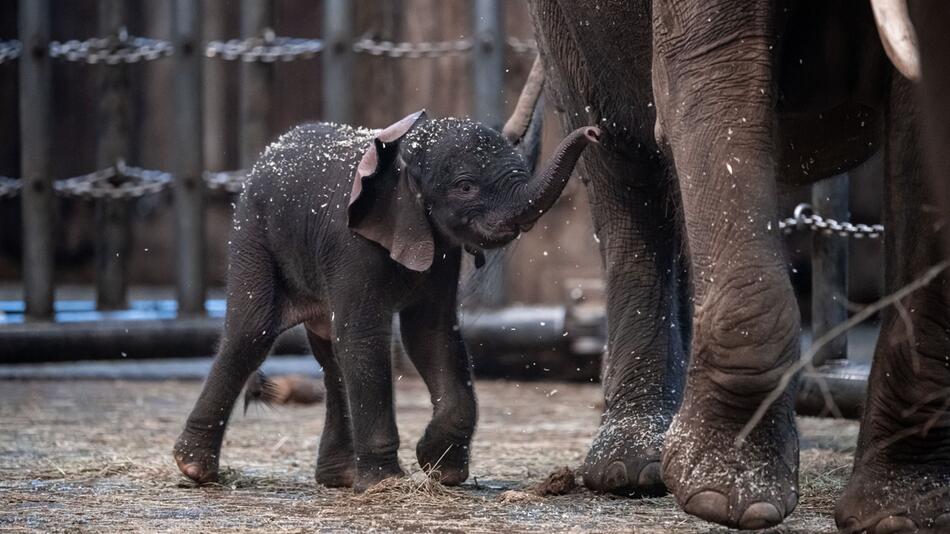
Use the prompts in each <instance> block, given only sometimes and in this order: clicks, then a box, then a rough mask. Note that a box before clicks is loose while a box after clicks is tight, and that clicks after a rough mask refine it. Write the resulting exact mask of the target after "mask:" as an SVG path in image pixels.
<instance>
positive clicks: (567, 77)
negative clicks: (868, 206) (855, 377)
mask: <svg viewBox="0 0 950 534" xmlns="http://www.w3.org/2000/svg"><path fill="white" fill-rule="evenodd" d="M529 6H530V10H531V14H532V19H533V22H534V27H535V35H536V37H537V40H538V45H539V49H540V54H541V58H542V60H543V62H544V65H545V72H546V74H547V82H546V83H547V85H546V88H545V90H546V94H547V95H548V96H549V97H550V101H551V102H553V104H554V105H555V106H556V108H557V109H558V111H559V112H560V115H561V117H562V122H563V124H564V125H565V127H566V128H567V129H571V128H575V127H577V126H579V125H583V124H597V125H599V126H601V127H602V128H603V129H604V131H605V136H604V138H605V140H606V141H605V143H604V145H603V146H602V147H601V149H600V150H598V151H597V152H596V154H594V153H592V154H591V155H590V157H587V158H585V160H584V162H583V163H582V171H583V172H582V174H583V176H585V177H589V181H588V183H587V187H588V192H589V196H590V199H591V203H592V210H591V211H592V214H593V219H594V221H593V222H594V226H595V229H596V232H597V235H598V236H599V241H600V248H601V254H602V257H603V261H604V266H605V270H606V283H607V292H606V293H607V319H608V354H607V356H606V359H605V366H604V370H603V387H604V396H605V401H606V402H605V405H606V410H605V413H604V415H603V419H602V422H601V426H600V429H599V432H598V434H597V436H596V437H595V439H594V442H593V444H592V445H591V448H590V452H589V454H588V456H587V459H586V461H585V464H584V468H583V471H584V481H585V483H586V485H587V486H588V487H590V488H591V489H594V490H596V491H609V492H614V493H619V494H625V495H631V494H633V495H636V494H656V493H661V492H663V491H665V490H667V489H668V490H669V491H670V492H672V493H673V495H674V496H675V498H676V500H677V502H678V503H679V504H680V505H681V506H682V507H683V508H684V509H685V510H686V511H687V512H689V513H691V514H693V515H696V516H699V517H701V518H704V519H707V520H709V521H714V522H716V523H720V524H724V525H728V526H732V527H740V528H758V527H766V526H770V525H775V524H777V523H779V522H781V521H782V520H783V519H784V518H785V517H786V516H787V515H788V514H789V513H791V512H792V510H793V509H794V508H795V506H796V504H797V502H798V492H799V485H798V437H797V431H796V428H795V420H794V410H793V408H794V407H793V400H794V399H793V396H794V392H795V384H794V383H793V384H792V385H791V387H789V388H788V389H787V390H786V391H785V393H784V394H783V395H782V396H781V398H780V399H779V400H778V401H777V402H775V403H774V404H772V405H771V407H770V408H769V409H768V411H767V413H766V415H765V417H764V418H763V419H762V421H761V422H760V423H758V425H757V426H756V427H755V429H754V430H753V432H752V433H751V435H750V436H749V437H748V439H747V440H746V442H745V444H744V446H743V447H741V448H739V447H737V446H736V445H735V440H736V437H737V435H738V434H739V432H740V429H741V428H742V427H743V426H744V425H745V423H746V422H747V421H748V420H749V419H750V417H751V416H752V414H753V412H754V411H755V410H756V408H757V407H758V406H759V405H760V403H761V401H762V400H763V399H764V397H765V396H766V395H767V394H768V393H769V392H770V391H772V390H773V389H775V388H776V387H777V386H778V384H779V379H780V377H781V376H782V375H783V374H784V373H786V371H787V370H788V369H789V368H790V367H791V366H792V364H793V363H794V362H795V361H796V360H797V358H798V357H799V355H800V348H799V335H800V326H799V310H798V308H797V304H796V301H795V298H794V294H793V292H792V287H791V284H790V282H789V278H788V274H787V269H788V267H787V262H786V260H785V258H784V257H783V251H782V246H781V237H780V234H779V230H778V219H779V214H777V213H776V188H777V184H778V183H779V182H780V181H781V182H786V183H798V184H803V183H808V182H810V181H814V180H816V179H820V178H823V177H827V176H831V175H834V174H837V173H840V172H843V171H846V170H848V169H850V168H853V167H855V166H856V165H858V164H859V163H861V162H863V161H865V160H866V159H867V158H868V157H870V155H871V154H873V153H874V152H875V151H877V150H879V149H883V150H884V151H885V166H886V169H885V170H886V174H887V181H886V183H887V185H886V191H885V193H886V206H887V210H886V211H887V212H886V224H887V239H886V253H885V257H886V258H887V259H888V265H887V272H888V276H887V288H888V290H889V291H893V290H895V289H896V288H898V287H900V286H902V285H905V284H907V283H908V282H910V281H911V280H913V279H915V278H916V277H918V276H919V275H920V274H921V273H922V272H923V271H924V270H925V269H926V268H927V267H929V266H931V265H934V264H936V263H938V262H939V261H940V259H941V257H942V256H941V252H940V250H939V247H938V235H937V234H936V233H935V231H934V229H935V228H936V227H937V226H936V221H937V219H938V216H939V214H940V210H939V209H936V208H935V207H934V206H933V205H932V204H933V202H932V197H930V196H928V194H927V193H926V192H925V187H924V184H925V176H924V171H923V169H922V166H921V164H920V158H919V157H918V155H917V151H916V150H917V148H918V146H919V142H918V139H917V137H918V133H917V112H916V103H915V99H914V95H913V91H912V89H911V87H910V83H909V82H907V81H906V80H904V79H903V78H900V77H899V76H898V75H896V72H895V71H893V69H892V68H891V66H890V64H889V63H888V61H887V59H886V57H885V55H884V53H883V50H882V47H881V44H880V42H879V39H878V36H877V32H876V29H875V25H874V22H873V19H872V16H871V12H870V8H869V6H868V5H867V3H866V2H852V1H844V0H837V1H835V0H831V1H829V0H807V1H757V2H749V1H748V0H703V1H698V0H679V1H676V0H655V1H649V0H624V1H619V0H616V1H614V0H600V1H597V2H593V3H592V2H581V1H572V0H530V1H529ZM940 31H943V32H944V33H946V27H943V28H942V30H940ZM942 60H943V61H944V62H946V57H944V58H942ZM944 65H945V63H944ZM940 98H941V99H943V100H946V95H945V94H944V95H941V96H940ZM944 151H946V148H944ZM943 231H944V232H946V230H943ZM903 304H904V306H905V308H906V309H908V310H913V311H912V312H911V313H910V314H909V317H910V322H911V324H912V326H913V332H914V336H913V337H909V336H908V335H907V333H906V332H907V331H906V328H905V325H904V323H903V322H902V321H901V320H900V318H899V316H898V315H897V312H896V311H894V310H888V311H887V312H886V313H885V314H884V328H883V331H882V336H881V339H880V341H879V345H878V347H877V350H876V354H875V359H874V368H873V372H872V376H871V383H870V390H869V398H868V403H867V411H866V415H865V420H864V422H863V425H862V430H861V437H860V443H859V447H858V451H857V454H856V456H857V460H856V464H855V471H854V474H853V476H852V481H851V483H850V484H849V485H848V487H847V489H846V491H845V493H844V495H843V496H842V498H841V500H840V502H839V505H838V509H837V519H838V522H839V525H840V526H841V527H842V528H843V529H844V530H846V531H861V530H862V529H865V528H868V529H871V530H872V531H873V530H874V528H879V531H882V532H891V530H888V529H890V528H891V527H892V526H896V527H901V526H902V525H903V527H906V526H907V525H908V524H909V525H915V526H917V527H920V528H921V529H933V530H939V529H940V528H946V527H938V526H937V523H938V522H940V521H948V518H947V516H946V513H947V512H950V498H948V494H947V492H948V489H950V416H948V415H947V412H946V411H945V408H946V405H945V404H944V403H945V401H946V398H947V397H946V392H947V391H948V390H950V361H948V359H947V355H948V354H950V279H948V275H947V274H943V275H941V276H939V277H938V278H937V279H936V280H935V281H934V282H933V283H931V284H930V285H929V286H927V287H926V288H925V289H922V290H920V291H917V292H916V293H914V294H913V295H912V296H910V297H909V298H907V299H906V300H905V301H904V303H903ZM912 340H915V343H916V345H915V346H912V343H914V341H912ZM688 354H689V355H691V356H690V358H687V355H688ZM941 409H944V411H941ZM927 421H930V422H931V424H930V425H929V427H928V429H927V431H921V428H922V426H923V425H926V423H927ZM915 430H916V432H915ZM891 514H895V515H900V516H902V518H901V519H886V517H887V516H888V515H891ZM905 519H906V521H904V520H905ZM908 522H909V523H908Z"/></svg>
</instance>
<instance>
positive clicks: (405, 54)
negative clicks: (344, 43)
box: [353, 37, 538, 59]
mask: <svg viewBox="0 0 950 534" xmlns="http://www.w3.org/2000/svg"><path fill="white" fill-rule="evenodd" d="M505 42H506V43H507V44H508V46H509V47H511V49H512V50H513V51H514V52H515V53H517V54H532V53H535V52H537V50H538V46H537V43H536V42H535V41H534V40H533V39H518V38H516V37H509V38H507V39H506V40H505ZM473 47H474V42H473V41H472V40H471V39H459V40H456V41H432V42H428V41H423V42H419V43H409V42H400V43H397V42H393V41H377V40H375V39H371V38H369V37H364V38H362V39H360V40H358V41H356V42H355V43H353V51H354V52H356V53H357V54H369V55H371V56H386V57H393V58H409V59H417V58H423V57H426V58H433V57H441V56H451V55H457V54H464V53H467V52H469V51H471V50H472V48H473Z"/></svg>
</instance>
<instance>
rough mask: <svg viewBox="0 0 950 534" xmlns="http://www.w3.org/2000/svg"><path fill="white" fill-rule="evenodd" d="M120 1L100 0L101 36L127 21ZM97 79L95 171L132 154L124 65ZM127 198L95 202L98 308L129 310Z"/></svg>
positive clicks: (122, 28)
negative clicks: (97, 128) (97, 117)
mask: <svg viewBox="0 0 950 534" xmlns="http://www.w3.org/2000/svg"><path fill="white" fill-rule="evenodd" d="M127 14H128V13H127V10H126V3H125V2H124V0H100V2H99V33H100V35H111V36H118V35H119V34H120V33H121V32H124V31H125V24H126V19H127ZM96 70H97V71H98V73H97V74H98V75H99V99H98V115H99V124H100V130H99V135H98V143H97V145H96V164H97V165H98V167H99V168H100V169H101V168H105V167H111V166H113V165H115V164H116V162H117V161H118V160H120V159H124V158H127V157H128V156H129V153H130V143H129V139H130V138H131V132H132V127H131V123H132V117H131V115H132V93H131V80H130V77H129V68H128V66H126V65H124V64H121V63H120V64H117V65H110V66H102V67H99V68H97V69H96ZM130 202H132V201H130V200H125V199H100V200H98V201H97V202H96V223H97V227H98V229H99V238H98V239H97V240H96V303H97V306H98V308H99V309H100V310H118V309H122V308H125V307H127V305H128V302H127V295H128V288H129V269H128V257H129V253H130V252H131V242H130V239H131V235H130V232H129V227H130V211H129V205H130Z"/></svg>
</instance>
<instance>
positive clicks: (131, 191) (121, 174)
mask: <svg viewBox="0 0 950 534" xmlns="http://www.w3.org/2000/svg"><path fill="white" fill-rule="evenodd" d="M171 182H172V175H171V174H170V173H167V172H163V171H153V170H148V169H142V168H140V167H132V166H129V165H126V164H125V162H123V161H122V160H119V161H118V162H117V163H116V164H115V166H113V167H109V168H107V169H101V170H98V171H95V172H91V173H89V174H83V175H81V176H74V177H72V178H66V179H64V180H57V181H56V182H54V183H53V190H54V191H56V194H58V195H60V196H67V197H80V198H93V199H97V198H109V199H128V198H139V197H142V196H145V195H151V194H154V193H159V192H161V191H163V190H164V189H166V188H167V187H168V186H169V185H170V184H171Z"/></svg>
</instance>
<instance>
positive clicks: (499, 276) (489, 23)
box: [472, 0, 507, 307]
mask: <svg viewBox="0 0 950 534" xmlns="http://www.w3.org/2000/svg"><path fill="white" fill-rule="evenodd" d="M474 7H475V12H474V14H473V15H474V16H473V19H474V28H473V34H474V49H473V53H474V58H473V61H472V81H473V84H474V97H475V102H474V106H473V109H474V117H475V120H477V121H479V122H481V123H482V124H485V125H486V126H489V127H491V128H494V129H496V130H499V131H500V130H501V126H502V124H503V123H504V120H505V116H504V114H505V101H504V94H503V92H504V76H505V33H504V28H505V20H504V5H503V2H502V0H475V6H474ZM488 254H489V257H490V258H491V259H492V260H493V261H489V262H488V264H487V265H486V266H485V267H483V268H484V269H486V271H485V272H484V273H482V275H481V276H480V283H479V286H478V287H477V288H476V289H475V291H476V294H475V300H476V301H477V303H478V304H479V305H481V306H487V307H497V306H502V305H504V304H505V302H506V301H507V284H506V278H507V273H506V272H505V271H506V269H505V261H504V260H505V259H506V258H505V257H504V252H503V251H489V252H488Z"/></svg>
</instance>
